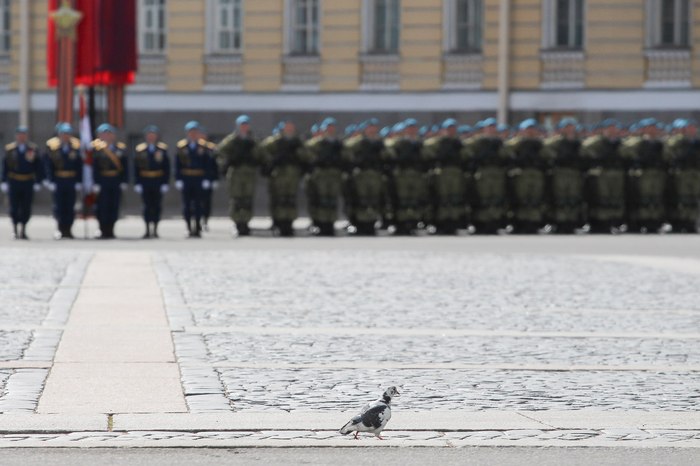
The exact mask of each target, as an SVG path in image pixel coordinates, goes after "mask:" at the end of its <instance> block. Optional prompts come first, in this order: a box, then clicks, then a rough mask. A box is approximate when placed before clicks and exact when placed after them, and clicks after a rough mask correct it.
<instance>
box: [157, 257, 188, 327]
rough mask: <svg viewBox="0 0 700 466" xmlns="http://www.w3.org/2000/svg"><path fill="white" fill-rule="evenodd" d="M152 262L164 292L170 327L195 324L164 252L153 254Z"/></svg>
mask: <svg viewBox="0 0 700 466" xmlns="http://www.w3.org/2000/svg"><path fill="white" fill-rule="evenodd" d="M152 264H153V269H154V270H155V272H156V277H157V278H158V283H159V285H160V289H161V292H162V294H163V303H164V305H165V311H166V314H167V316H168V321H169V322H170V328H172V329H181V328H184V327H191V326H193V325H194V319H193V318H192V312H191V311H190V309H189V307H188V306H187V304H186V303H185V299H184V298H183V296H182V290H181V289H180V287H179V285H178V282H177V277H175V274H174V273H173V271H172V269H171V268H170V267H169V266H168V264H167V262H166V259H165V257H164V256H163V254H154V255H153V256H152Z"/></svg>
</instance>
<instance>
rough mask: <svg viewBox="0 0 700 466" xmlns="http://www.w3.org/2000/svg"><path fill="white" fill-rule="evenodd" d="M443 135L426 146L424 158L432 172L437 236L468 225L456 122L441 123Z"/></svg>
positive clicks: (433, 207) (431, 188) (464, 182)
mask: <svg viewBox="0 0 700 466" xmlns="http://www.w3.org/2000/svg"><path fill="white" fill-rule="evenodd" d="M442 132H443V134H441V135H440V134H438V135H437V136H434V137H432V138H430V139H428V140H426V141H425V143H424V144H423V158H424V159H425V161H426V164H427V166H429V167H430V172H429V188H430V198H431V201H432V202H431V204H432V215H431V219H432V222H433V223H434V225H435V227H436V228H437V233H439V234H444V235H453V234H455V233H456V231H457V228H459V227H460V226H466V223H467V206H468V203H467V196H466V193H467V187H466V181H467V180H466V178H465V173H464V163H463V159H462V154H461V152H462V141H461V140H460V138H459V136H458V134H457V121H455V120H454V119H452V118H448V119H447V120H445V121H444V122H443V123H442Z"/></svg>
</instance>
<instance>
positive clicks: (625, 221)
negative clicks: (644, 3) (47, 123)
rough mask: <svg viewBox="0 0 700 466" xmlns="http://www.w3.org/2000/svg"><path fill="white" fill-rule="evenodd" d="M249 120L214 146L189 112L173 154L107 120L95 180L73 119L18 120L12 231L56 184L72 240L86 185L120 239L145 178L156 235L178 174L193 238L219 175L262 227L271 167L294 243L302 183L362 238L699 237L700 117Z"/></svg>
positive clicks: (103, 226)
mask: <svg viewBox="0 0 700 466" xmlns="http://www.w3.org/2000/svg"><path fill="white" fill-rule="evenodd" d="M251 124H252V122H251V119H250V118H249V117H248V116H247V115H241V116H239V117H238V118H237V119H236V121H235V130H234V131H233V132H232V133H231V134H230V135H228V136H227V137H225V138H224V139H223V140H222V141H221V142H220V143H218V144H215V143H213V142H211V141H208V140H207V137H206V132H205V130H204V128H203V127H202V126H201V125H200V124H199V123H198V122H196V121H190V122H188V123H187V124H186V125H185V127H184V133H185V137H184V138H183V139H182V140H180V141H179V142H177V143H176V145H175V148H174V150H173V158H172V160H171V158H170V156H169V148H168V146H167V145H166V144H165V143H163V142H162V141H161V140H160V134H159V133H160V132H159V130H158V128H157V127H156V126H153V125H151V126H148V127H147V128H145V129H144V131H143V142H142V143H140V144H138V145H137V146H136V147H135V148H134V150H133V152H130V151H129V150H128V148H127V147H126V146H125V145H124V144H123V143H121V142H119V141H118V140H117V131H116V129H115V128H114V127H112V126H111V125H109V124H103V125H100V126H99V127H98V128H97V131H96V134H97V139H95V140H94V141H93V142H92V143H91V145H90V147H89V149H90V153H91V154H92V160H91V165H92V170H91V173H92V180H90V183H89V186H87V185H86V184H85V183H84V181H87V180H83V176H84V170H83V168H84V167H83V165H84V163H85V156H84V153H83V152H84V151H83V150H82V149H84V148H82V149H81V143H80V141H79V140H78V139H77V138H75V137H74V131H73V128H72V127H71V125H70V124H68V123H59V124H58V125H57V126H56V136H55V137H53V138H51V139H49V140H48V141H47V142H46V146H45V148H43V149H41V148H39V147H38V146H37V145H36V144H33V143H32V142H30V141H29V140H28V130H27V128H24V127H19V128H17V131H16V140H15V142H13V143H11V144H9V145H7V146H6V147H5V158H4V161H3V170H2V184H1V185H0V187H1V188H2V191H3V192H5V193H7V194H8V197H9V206H10V216H11V219H12V223H13V234H14V237H15V238H17V239H27V232H26V225H27V223H28V222H29V219H30V216H31V206H32V201H33V196H34V193H35V192H37V191H39V190H40V189H42V186H43V187H45V188H46V189H48V190H49V191H50V192H51V193H52V196H53V214H54V217H55V219H56V222H57V232H56V234H55V237H56V238H57V239H64V238H68V239H69V238H72V237H73V234H72V230H71V228H72V225H73V222H74V219H75V215H76V213H75V206H76V201H77V199H78V196H80V195H83V196H84V195H86V194H91V195H93V196H94V197H96V217H97V220H98V223H99V236H98V237H99V238H103V239H111V238H114V226H115V223H116V222H117V220H118V218H119V211H120V202H121V197H122V193H123V191H125V190H126V189H128V186H129V183H130V182H131V181H133V190H134V191H135V192H136V193H138V194H140V196H141V199H142V204H143V219H144V222H145V225H146V231H145V234H144V238H157V237H158V224H159V222H160V220H161V218H162V212H163V197H164V196H165V195H166V194H167V193H168V191H169V187H170V182H171V176H174V180H175V181H174V186H175V188H176V190H177V191H179V192H180V195H181V198H182V216H183V219H184V221H185V224H186V234H187V236H188V237H191V238H200V237H202V234H203V232H206V231H207V229H208V218H209V216H210V215H211V209H212V199H213V196H212V193H213V191H214V190H216V189H217V187H218V185H219V179H220V178H221V177H223V179H225V181H226V187H227V188H228V193H229V199H230V206H229V214H230V217H231V220H232V221H233V231H234V234H235V236H246V235H249V234H250V233H251V230H250V225H249V222H250V220H251V219H252V218H253V216H254V214H255V212H254V206H255V193H256V185H257V183H259V182H260V179H261V177H266V178H267V179H268V187H269V188H268V189H269V202H270V206H269V207H270V209H269V211H270V215H271V217H272V220H273V226H272V229H273V232H274V234H275V235H277V236H284V237H289V236H293V235H294V233H295V231H294V228H293V222H294V221H295V220H296V219H297V217H298V204H299V199H298V197H299V193H300V192H303V193H304V194H305V196H306V200H307V203H308V209H309V216H310V218H311V222H312V225H311V227H310V229H311V232H312V233H313V234H315V235H318V236H333V235H335V234H336V229H335V225H336V221H337V220H339V219H341V218H343V217H345V218H347V220H348V221H349V226H348V227H347V232H348V233H350V234H356V235H375V234H377V232H378V231H379V230H385V231H388V232H390V233H392V234H395V235H410V234H416V233H418V232H421V231H424V232H428V233H434V234H442V235H453V234H456V233H457V232H460V231H462V232H465V231H466V232H470V233H474V234H496V233H510V232H514V233H524V234H528V233H530V234H531V233H564V234H566V233H585V232H591V233H621V232H625V231H629V232H640V233H657V232H658V233H664V232H688V233H690V232H693V233H694V232H697V227H698V219H699V217H700V138H698V134H697V124H696V123H695V122H694V121H692V120H687V119H677V120H675V121H673V122H672V123H671V124H670V125H664V124H662V123H660V122H658V121H657V120H655V119H653V118H646V119H643V120H641V121H639V122H637V123H635V124H633V125H631V126H623V125H622V124H620V122H618V121H616V120H612V119H608V120H604V121H602V122H600V123H599V124H597V125H595V126H593V127H588V128H585V127H582V126H581V125H579V124H578V122H577V121H576V120H574V119H571V118H564V119H563V120H561V121H560V122H559V123H558V125H557V126H556V128H555V129H554V130H553V131H552V132H551V133H547V132H546V131H544V129H543V128H542V127H541V126H540V125H539V124H538V122H537V121H536V120H534V119H527V120H524V121H522V122H521V123H520V124H519V125H517V126H516V127H514V128H510V127H506V126H502V125H498V124H497V122H496V120H495V119H494V118H487V119H485V120H482V121H479V122H478V123H477V124H476V125H475V126H473V127H471V126H467V125H460V124H459V123H458V122H457V121H456V120H454V119H451V118H450V119H447V120H445V121H443V122H442V123H441V124H439V125H434V126H431V127H427V126H423V127H421V126H420V125H419V123H418V121H416V120H415V119H407V120H405V121H401V122H399V123H396V124H395V125H393V126H388V127H383V128H381V127H380V125H379V121H378V120H377V119H375V118H370V119H368V120H365V121H363V122H361V123H359V124H356V125H355V124H353V125H350V126H348V127H347V128H345V129H344V131H341V130H340V129H339V128H338V123H337V121H336V120H335V119H334V118H331V117H329V118H325V119H324V120H323V121H321V122H319V123H318V124H315V125H313V126H312V128H311V129H310V132H309V134H308V135H307V137H302V135H301V134H300V132H299V131H298V130H297V128H296V126H295V124H294V123H293V122H292V121H288V120H287V121H282V122H280V123H279V125H277V126H276V128H275V129H274V131H273V133H272V134H271V135H270V136H267V137H265V138H263V139H258V138H256V137H255V136H254V133H253V130H252V128H251ZM341 133H342V134H341ZM171 167H172V168H171ZM302 188H303V189H302ZM85 191H89V192H85Z"/></svg>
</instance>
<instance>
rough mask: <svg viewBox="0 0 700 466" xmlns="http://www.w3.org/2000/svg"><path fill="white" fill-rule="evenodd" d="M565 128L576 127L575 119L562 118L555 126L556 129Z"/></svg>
mask: <svg viewBox="0 0 700 466" xmlns="http://www.w3.org/2000/svg"><path fill="white" fill-rule="evenodd" d="M567 126H576V127H578V121H576V118H562V119H561V120H560V121H559V124H558V125H557V128H559V129H562V128H566V127H567Z"/></svg>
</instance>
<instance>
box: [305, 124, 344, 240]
mask: <svg viewBox="0 0 700 466" xmlns="http://www.w3.org/2000/svg"><path fill="white" fill-rule="evenodd" d="M321 131H322V135H321V136H318V137H315V138H313V139H311V140H309V141H308V142H307V145H306V148H307V153H308V156H309V168H310V171H309V174H308V178H307V180H306V196H307V200H308V202H309V213H310V215H311V221H312V223H313V229H314V232H315V233H316V234H318V235H320V236H333V235H334V234H335V231H334V227H333V225H334V224H335V221H336V220H337V218H338V203H339V201H340V197H341V191H342V182H343V171H344V160H343V142H342V141H341V140H340V139H339V138H338V136H337V134H336V132H337V122H336V121H335V119H334V118H326V119H325V120H324V121H323V123H321Z"/></svg>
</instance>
